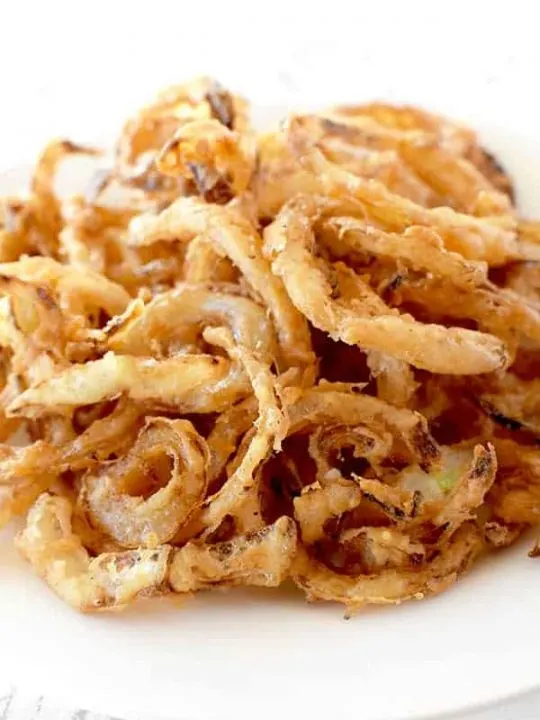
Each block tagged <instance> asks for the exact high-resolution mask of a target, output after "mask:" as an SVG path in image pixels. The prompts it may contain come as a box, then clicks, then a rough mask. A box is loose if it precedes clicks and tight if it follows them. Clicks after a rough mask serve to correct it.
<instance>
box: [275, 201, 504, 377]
mask: <svg viewBox="0 0 540 720" xmlns="http://www.w3.org/2000/svg"><path fill="white" fill-rule="evenodd" d="M317 215H318V209H317V206H316V203H314V202H313V201H312V200H310V199H308V198H300V199H297V200H295V201H292V202H291V203H289V204H288V205H286V206H285V207H284V208H283V209H282V210H281V212H280V213H279V215H278V216H277V218H276V220H275V221H274V222H273V223H272V224H271V225H270V226H269V227H268V228H266V230H265V254H266V255H267V257H268V258H270V259H272V270H273V272H274V273H275V274H276V275H278V276H279V277H281V278H282V279H283V282H284V284H285V287H286V288H287V292H288V293H289V295H290V297H291V300H292V302H293V303H294V305H295V306H296V307H297V308H298V309H299V310H300V311H301V312H302V313H303V314H304V315H306V317H307V318H308V319H309V320H310V321H311V322H312V323H313V325H315V326H316V327H318V328H319V329H321V330H324V331H325V332H327V333H329V334H330V335H331V336H332V337H333V338H334V339H340V340H342V341H344V342H346V343H348V344H351V345H353V344H358V345H361V346H362V347H365V348H367V349H371V350H379V351H381V352H386V353H390V354H392V355H394V356H395V357H397V358H398V359H400V360H404V361H406V362H409V363H411V364H412V365H414V366H415V367H419V368H422V369H426V370H430V371H431V372H437V373H445V374H455V373H459V374H465V375H466V374H475V373H483V372H489V371H491V370H495V369H497V368H500V367H504V366H505V364H506V363H507V361H508V357H507V353H506V348H505V345H504V344H503V343H502V342H501V341H500V340H499V339H498V338H496V337H493V336H491V335H487V334H484V333H478V332H475V331H472V330H464V329H462V328H445V327H443V326H440V325H425V324H423V323H419V322H417V321H415V320H414V319H413V318H412V317H410V316H408V315H396V314H395V311H392V310H391V309H390V308H389V307H388V306H386V305H385V303H384V302H383V301H382V300H381V299H380V298H379V296H378V295H376V293H375V292H374V291H373V290H371V288H370V287H369V285H368V284H367V283H365V282H364V281H363V280H362V279H361V278H360V277H358V276H357V277H356V278H354V283H355V285H356V288H355V292H356V295H357V296H356V297H355V298H353V299H352V301H349V302H347V301H346V300H345V301H343V300H339V299H336V300H334V299H333V297H334V295H335V292H336V289H334V288H333V287H332V285H331V284H330V282H329V281H328V279H327V276H326V274H325V273H324V272H323V270H322V269H321V265H320V262H318V261H317V259H316V258H315V257H314V256H313V254H312V250H311V248H312V246H313V244H314V236H313V232H312V228H311V226H312V223H313V221H314V220H315V219H316V218H317ZM338 270H339V268H338ZM341 270H342V271H341V273H340V274H341V276H342V277H343V279H344V281H345V282H346V283H347V284H348V285H349V286H350V281H349V277H352V275H351V273H352V271H349V270H346V269H345V268H342V269H341ZM337 282H338V292H339V278H338V280H337Z"/></svg>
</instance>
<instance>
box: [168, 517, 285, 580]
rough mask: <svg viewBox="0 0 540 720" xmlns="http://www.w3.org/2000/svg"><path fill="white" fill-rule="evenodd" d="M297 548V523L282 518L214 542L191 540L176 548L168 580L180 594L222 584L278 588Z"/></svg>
mask: <svg viewBox="0 0 540 720" xmlns="http://www.w3.org/2000/svg"><path fill="white" fill-rule="evenodd" d="M295 551H296V525H295V523H294V521H293V520H291V518H289V517H281V518H279V519H278V520H276V522H275V523H274V524H273V525H267V526H266V527H263V528H261V529H260V530H257V531H255V532H253V533H248V534H246V535H240V536H237V537H235V538H233V539H232V540H229V541H226V542H220V543H214V544H206V543H200V542H189V543H188V544H187V545H185V546H184V547H182V548H180V549H178V550H174V552H173V557H172V562H171V568H170V573H169V582H170V584H171V587H172V589H173V590H174V591H175V592H178V593H187V592H195V591H196V590H204V589H210V588H212V587H213V586H215V585H216V584H218V583H219V585H256V586H262V587H277V586H278V585H280V584H281V583H282V582H283V580H284V579H285V578H286V577H287V575H288V572H289V568H290V565H291V562H292V560H293V557H294V554H295Z"/></svg>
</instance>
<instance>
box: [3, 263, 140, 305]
mask: <svg viewBox="0 0 540 720" xmlns="http://www.w3.org/2000/svg"><path fill="white" fill-rule="evenodd" d="M0 275H4V276H5V277H16V278H19V279H20V280H24V281H27V282H35V283H38V284H45V285H47V286H49V287H50V288H51V289H52V290H53V291H54V292H56V294H57V296H58V298H59V300H60V306H61V307H62V309H65V310H66V311H67V312H70V313H73V314H75V315H86V314H87V312H88V309H96V308H103V309H104V310H105V311H106V312H107V313H109V315H111V316H112V315H117V314H118V313H121V312H123V310H124V309H125V308H126V306H127V304H128V303H129V300H130V297H129V294H128V293H127V292H126V290H124V288H123V287H122V286H121V285H118V284H117V283H114V282H112V281H111V280H108V279H107V278H106V277H104V276H103V275H100V274H99V273H97V272H94V271H92V270H86V271H84V272H83V271H81V269H80V268H79V269H77V268H73V267H70V266H69V265H61V264H60V263H57V262H56V261H54V260H51V259H50V258H45V257H25V258H22V259H21V260H19V261H18V262H14V263H1V264H0Z"/></svg>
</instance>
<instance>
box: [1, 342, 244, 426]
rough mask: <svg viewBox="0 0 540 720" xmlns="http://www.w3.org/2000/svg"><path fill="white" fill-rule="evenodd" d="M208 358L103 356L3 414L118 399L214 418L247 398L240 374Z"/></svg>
mask: <svg viewBox="0 0 540 720" xmlns="http://www.w3.org/2000/svg"><path fill="white" fill-rule="evenodd" d="M230 370H231V363H230V362H228V361H227V360H225V359H224V358H218V357H214V356H210V355H178V356H177V357H171V358H168V359H166V360H161V361H157V360H153V359H151V358H139V357H133V356H130V355H115V354H114V353H112V352H109V353H107V354H106V355H105V356H104V357H102V358H100V359H99V360H94V361H92V362H87V363H85V364H82V365H72V366H71V367H69V368H67V369H66V370H63V371H61V372H59V373H57V374H56V375H54V376H53V377H51V378H50V379H48V380H46V381H44V382H42V383H40V384H38V385H36V386H35V387H32V388H29V389H28V390H26V391H25V392H23V393H21V394H20V395H19V396H18V397H17V398H16V399H15V400H14V401H13V402H12V403H11V404H10V405H9V407H8V414H10V415H23V416H25V417H35V416H39V415H42V414H46V413H47V412H53V411H56V412H59V411H60V410H62V411H68V410H70V409H71V408H74V407H76V406H77V405H91V404H92V403H97V402H102V401H103V400H108V399H112V398H115V397H117V396H119V395H121V394H122V393H125V394H126V395H128V396H129V397H130V398H131V399H132V400H136V401H140V402H146V403H148V404H149V405H150V406H153V407H157V408H174V409H176V411H179V412H180V411H181V412H185V413H188V412H194V413H205V412H219V411H221V410H225V409H226V408H227V407H228V406H229V404H230V403H232V402H234V401H236V400H238V399H240V398H241V397H242V396H244V395H246V394H247V393H248V392H249V384H248V382H247V379H246V378H245V375H244V373H243V371H242V370H241V368H238V371H237V372H236V373H232V372H230Z"/></svg>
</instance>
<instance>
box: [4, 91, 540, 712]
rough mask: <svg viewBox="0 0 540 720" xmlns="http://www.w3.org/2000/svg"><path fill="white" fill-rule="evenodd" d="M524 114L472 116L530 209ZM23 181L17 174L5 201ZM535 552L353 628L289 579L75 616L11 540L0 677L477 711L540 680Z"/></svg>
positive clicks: (121, 704)
mask: <svg viewBox="0 0 540 720" xmlns="http://www.w3.org/2000/svg"><path fill="white" fill-rule="evenodd" d="M453 97H454V99H455V93H454V96H453ZM358 99H362V98H361V97H360V98H358ZM431 104H432V105H433V103H431ZM455 104H456V105H457V106H459V102H458V101H457V100H455ZM439 105H440V106H443V105H444V103H443V102H440V103H439ZM441 109H447V108H444V107H442V108H441ZM526 110H527V108H521V109H520V111H519V112H517V110H515V111H514V113H513V117H514V120H513V124H512V125H511V126H508V118H510V117H511V116H512V113H510V112H508V108H506V114H505V115H504V116H503V117H504V120H503V121H502V122H504V124H503V125H501V124H500V122H499V124H495V123H494V122H493V116H492V115H491V114H489V115H488V116H486V117H484V118H483V119H482V118H481V117H476V121H477V126H478V127H479V129H480V130H481V131H482V130H484V131H485V132H484V137H485V138H486V141H487V144H488V146H489V147H490V148H491V149H492V150H494V151H495V152H496V153H497V154H498V156H499V158H500V159H501V160H502V161H503V162H504V163H505V164H506V165H507V167H508V168H509V169H510V171H511V172H512V174H513V176H514V177H515V178H516V181H517V183H516V184H517V187H518V193H519V197H520V200H521V201H522V203H521V204H522V206H524V207H525V209H526V210H528V211H529V212H532V211H534V210H535V202H534V201H535V196H536V195H537V190H536V188H538V187H540V168H539V165H538V163H536V164H533V163H531V162H530V158H531V157H536V158H538V157H540V142H539V139H538V138H537V137H535V133H536V129H537V127H538V114H536V115H534V113H532V114H531V113H528V112H526ZM454 112H457V111H456V110H455V111H454ZM274 114H275V113H274ZM465 114H466V113H465V112H462V113H461V115H465ZM476 115H478V112H477V113H476ZM480 115H481V113H480ZM499 120H500V118H499ZM505 125H506V127H505ZM23 179H24V174H21V173H18V172H13V173H10V174H9V175H8V176H6V177H5V178H4V179H3V181H2V182H0V194H5V193H6V192H14V191H16V190H17V189H18V185H20V184H21V183H22V181H23ZM536 211H537V212H538V214H539V215H540V202H539V201H538V200H537V203H536ZM530 542H531V539H529V545H530ZM529 545H527V543H522V544H519V545H518V546H516V547H515V548H512V549H511V550H509V551H506V552H503V553H500V554H498V555H496V556H494V557H493V558H492V559H490V560H489V561H487V562H485V563H483V564H481V565H480V566H479V567H478V568H477V569H476V570H475V571H474V572H473V573H472V574H471V575H469V576H468V577H466V578H464V579H462V580H461V582H460V583H459V584H458V585H457V587H455V588H454V589H452V590H450V591H449V592H447V593H445V594H444V595H442V596H440V597H438V598H434V599H431V600H427V601H423V602H420V603H408V604H405V605H403V606H401V607H397V608H396V607H391V608H385V609H374V610H368V611H366V612H363V613H360V614H358V615H357V616H355V617H354V618H353V619H351V620H348V621H346V620H344V619H343V617H342V611H341V610H340V608H339V607H338V606H329V605H307V604H306V603H305V602H304V601H303V598H302V596H301V595H300V593H298V592H296V591H295V590H294V589H293V588H290V589H288V590H285V591H281V590H279V591H262V592H241V591H233V592H230V593H227V594H225V593H212V594H206V595H201V596H199V597H197V598H195V599H187V600H182V601H169V600H163V601H161V600H160V601H157V602H153V603H149V604H148V605H145V606H143V607H141V608H135V609H133V610H129V611H127V612H125V613H123V614H113V615H95V616H82V615H79V614H77V613H75V612H73V611H72V610H70V609H69V608H67V607H66V606H64V605H63V604H62V603H61V602H60V601H58V600H57V599H56V598H55V597H54V596H53V595H52V594H51V593H50V592H49V591H48V590H47V588H46V587H45V586H44V585H43V584H42V583H41V582H40V580H39V579H37V578H36V577H34V576H33V575H32V573H31V572H30V570H29V568H28V567H27V566H26V565H25V564H24V563H23V562H22V561H20V560H19V559H18V558H17V556H16V554H15V552H14V551H13V550H12V548H11V544H10V543H9V540H8V538H5V539H2V542H1V543H0V577H1V588H2V589H1V592H0V638H1V642H2V652H1V653H0V676H1V677H2V679H3V680H4V681H6V682H9V681H10V682H13V683H14V684H18V685H21V686H23V687H24V686H25V684H26V686H28V687H31V688H32V689H36V690H38V691H39V692H42V693H45V694H46V695H47V696H48V697H53V698H57V699H58V701H59V702H62V703H65V704H66V705H71V706H77V707H87V708H89V709H92V710H96V711H100V712H106V713H110V714H113V715H117V716H120V717H123V718H145V720H146V719H149V718H152V720H173V718H174V720H218V719H219V720H252V719H253V718H257V720H275V718H276V717H281V716H283V715H284V714H285V715H286V717H298V718H302V717H309V718H310V720H323V719H324V720H329V719H330V718H331V719H332V720H353V718H354V719H355V720H356V719H357V718H362V720H403V719H404V718H408V719H409V720H416V719H418V718H423V717H426V716H434V715H438V714H440V713H447V712H454V711H458V710H462V709H466V708H467V709H470V708H471V707H474V706H477V705H479V704H484V703H493V702H495V701H498V700H500V699H502V698H504V697H507V696H509V695H513V694H517V693H522V692H524V691H526V690H529V689H532V688H534V687H536V686H537V685H540V623H539V622H538V602H539V601H538V598H539V597H540V564H539V563H540V560H531V559H529V558H528V557H527V549H528V547H529Z"/></svg>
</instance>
